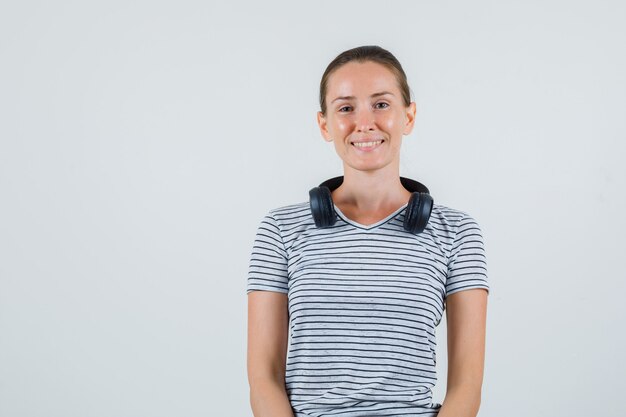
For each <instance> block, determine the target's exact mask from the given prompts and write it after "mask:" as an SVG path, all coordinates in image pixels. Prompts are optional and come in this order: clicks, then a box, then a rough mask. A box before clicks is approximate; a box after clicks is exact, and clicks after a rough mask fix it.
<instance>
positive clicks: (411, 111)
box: [402, 101, 416, 135]
mask: <svg viewBox="0 0 626 417" xmlns="http://www.w3.org/2000/svg"><path fill="white" fill-rule="evenodd" d="M415 112H416V105H415V102H414V101H412V102H411V104H409V107H407V108H406V114H405V116H406V123H405V125H404V131H403V132H402V133H403V134H405V135H408V134H409V133H411V131H412V130H413V126H414V125H415Z"/></svg>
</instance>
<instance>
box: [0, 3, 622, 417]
mask: <svg viewBox="0 0 626 417" xmlns="http://www.w3.org/2000/svg"><path fill="white" fill-rule="evenodd" d="M625 43H626V6H625V3H624V2H622V1H618V0H615V1H606V0H595V1H571V0H570V1H556V0H543V1H528V0H526V1H485V0H475V1H459V0H455V1H446V0H443V1H442V0H439V1H422V0H418V1H388V2H379V1H377V2H374V1H364V0H359V1H342V2H334V1H315V2H297V1H284V2H277V1H262V2H252V1H250V2H246V3H243V2H238V1H229V2H220V3H217V2H211V1H168V2H165V1H90V2H80V1H65V0H64V1H55V2H48V1H20V2H8V1H3V2H2V4H1V6H0V416H1V417H31V416H32V417H35V416H37V417H104V416H107V417H131V416H132V417H134V416H150V417H161V416H188V417H194V416H248V417H251V416H252V412H251V409H250V404H249V387H248V381H247V374H246V337H247V333H246V332H247V330H246V329H247V297H246V274H247V268H248V262H249V256H250V252H251V248H252V243H253V238H254V234H255V232H256V227H257V226H258V224H259V222H260V220H261V217H262V216H263V214H264V213H265V212H266V211H267V210H268V209H270V208H273V207H278V206H282V205H286V204H292V203H297V202H302V201H305V200H308V190H309V189H310V188H312V187H314V186H316V185H318V184H319V183H321V182H322V181H323V180H325V179H327V178H330V177H332V176H335V175H341V174H342V165H341V160H340V158H339V157H338V156H337V154H336V153H335V151H334V148H333V146H332V144H329V143H326V142H324V140H323V139H322V136H321V134H320V132H319V129H318V126H317V123H316V119H315V113H316V112H317V111H318V110H319V105H318V91H319V90H318V88H319V80H320V78H321V76H322V73H323V71H324V69H325V68H326V66H327V65H328V63H329V62H330V61H331V60H332V59H333V58H334V57H335V56H336V55H337V54H339V53H340V52H342V51H344V50H346V49H349V48H352V47H355V46H360V45H370V44H373V45H379V46H382V47H384V48H386V49H388V50H390V51H391V52H392V53H393V54H395V55H396V57H397V58H398V59H399V60H400V62H401V63H402V65H403V66H404V69H405V71H406V73H407V76H408V79H409V84H410V86H411V90H412V93H413V94H414V97H413V98H414V100H415V101H416V103H417V109H418V110H417V121H416V126H415V129H414V130H413V133H412V134H411V135H409V136H406V137H405V138H404V142H403V145H402V151H401V161H402V162H401V172H400V174H401V175H404V176H408V177H410V178H414V179H417V180H419V181H421V182H423V183H425V184H426V185H427V186H428V187H429V188H430V191H431V194H432V195H433V197H434V199H435V201H436V202H439V203H441V204H444V205H448V206H450V207H454V208H457V209H460V210H464V211H467V212H468V213H470V214H471V215H472V216H474V217H475V219H476V220H477V221H478V222H479V224H480V226H481V227H482V230H483V236H484V240H485V249H486V254H487V260H488V274H489V280H490V285H491V293H490V296H489V304H488V320H487V346H486V363H485V377H484V384H483V396H482V405H481V410H480V413H479V415H480V416H481V417H501V416H507V417H528V416H537V417H541V416H546V417H548V416H549V417H554V416H568V417H577V416H580V417H583V416H585V417H587V416H592V415H593V416H602V417H618V416H624V415H626V406H625V405H624V404H625V403H624V399H623V391H624V389H625V388H626V386H625V384H624V375H626V361H625V360H624V352H626V340H625V339H626V338H625V332H624V320H625V319H626V314H625V313H626V307H625V303H624V302H623V301H622V298H623V294H624V290H625V289H626V288H625V287H626V285H625V284H624V281H625V280H624V278H625V277H624V273H623V265H622V263H623V258H622V255H623V252H624V249H625V248H624V243H623V236H624V232H626V227H625V226H626V220H625V215H624V213H625V210H626V204H625V197H624V190H625V189H626V170H625V167H624V158H625V156H626V154H625V146H624V141H625V140H626V121H625V120H626V118H625V116H626V101H625V100H626V99H625V97H626V77H625V76H624V74H626V48H625V46H624V45H625ZM445 325H446V323H445V320H444V321H442V323H441V324H440V326H439V327H438V334H437V337H438V357H441V358H445V357H446V356H445V355H446V353H445V348H446V339H445V337H446V334H445ZM437 366H438V376H439V380H438V383H437V387H436V389H435V391H434V399H435V400H439V401H441V400H442V399H443V396H444V394H445V385H446V371H447V370H446V361H444V360H442V361H439V362H438V364H437Z"/></svg>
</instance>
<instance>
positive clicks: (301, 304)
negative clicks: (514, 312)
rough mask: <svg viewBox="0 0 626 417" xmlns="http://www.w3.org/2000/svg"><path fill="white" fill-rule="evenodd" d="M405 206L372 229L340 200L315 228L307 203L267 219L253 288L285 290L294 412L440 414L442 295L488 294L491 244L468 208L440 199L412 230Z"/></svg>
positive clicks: (347, 416)
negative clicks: (330, 217) (436, 391)
mask: <svg viewBox="0 0 626 417" xmlns="http://www.w3.org/2000/svg"><path fill="white" fill-rule="evenodd" d="M405 207H406V205H404V206H403V207H400V208H399V209H398V210H396V211H395V212H394V213H392V214H390V215H389V216H387V217H386V218H385V219H383V220H381V221H379V222H377V223H375V224H372V225H367V226H366V225H361V224H359V223H356V222H354V221H352V220H350V219H348V218H347V217H346V216H345V215H344V214H343V213H342V212H341V211H340V210H339V208H338V207H336V206H335V211H336V212H337V214H338V216H339V219H338V220H337V222H336V223H335V224H334V225H333V226H332V227H331V228H325V229H319V228H316V227H315V223H314V221H313V217H312V216H311V210H310V207H309V202H308V201H307V202H302V203H297V204H292V205H288V206H283V207H278V208H275V209H271V210H269V212H268V213H267V214H266V215H265V216H264V218H263V219H262V220H261V222H260V224H259V227H258V230H257V234H256V238H255V241H254V245H253V247H252V255H251V258H250V264H249V271H248V285H247V292H248V293H249V292H251V291H258V290H264V291H276V292H281V293H285V294H287V295H288V297H289V317H290V320H289V321H290V334H289V353H288V355H287V368H286V375H285V381H286V389H287V393H288V395H289V398H290V401H291V405H292V407H293V409H294V413H295V417H305V416H316V417H321V416H341V417H372V416H421V417H430V416H436V415H437V413H438V411H439V408H440V407H441V404H439V403H433V402H432V391H431V389H432V387H433V386H434V385H435V382H436V374H435V362H436V357H435V343H436V341H435V327H436V326H437V325H438V324H439V322H440V320H441V318H442V315H443V311H444V306H445V304H444V302H445V301H444V300H445V297H446V295H450V294H452V293H455V292H457V291H463V290H467V289H471V288H484V289H486V290H487V291H489V286H488V283H487V268H486V259H485V251H484V247H483V239H482V234H481V230H480V228H479V226H478V224H477V222H476V221H475V220H474V219H473V218H472V217H471V216H470V215H469V214H467V213H465V212H462V211H460V210H456V209H452V208H449V207H445V206H442V205H439V204H434V205H433V209H432V213H431V217H430V220H429V223H428V225H427V226H426V229H425V230H424V231H423V232H422V233H420V234H418V235H415V234H412V233H409V232H407V231H405V230H404V228H403V221H404V214H405V210H404V209H405Z"/></svg>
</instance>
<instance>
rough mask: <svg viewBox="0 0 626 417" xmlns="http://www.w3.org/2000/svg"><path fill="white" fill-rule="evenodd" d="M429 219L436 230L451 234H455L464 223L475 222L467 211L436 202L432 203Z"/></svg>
mask: <svg viewBox="0 0 626 417" xmlns="http://www.w3.org/2000/svg"><path fill="white" fill-rule="evenodd" d="M430 221H431V222H432V224H433V227H434V228H435V229H436V230H438V231H440V232H442V233H451V234H455V233H456V232H457V231H458V228H459V227H460V226H462V225H463V224H465V223H470V222H471V223H477V222H476V219H474V217H473V216H472V215H471V214H470V213H468V212H467V211H465V210H460V209H458V208H452V207H449V206H445V205H442V204H437V203H434V204H433V209H432V212H431V214H430Z"/></svg>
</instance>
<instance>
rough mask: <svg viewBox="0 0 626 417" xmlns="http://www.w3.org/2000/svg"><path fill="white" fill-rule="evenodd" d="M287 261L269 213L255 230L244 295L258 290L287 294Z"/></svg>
mask: <svg viewBox="0 0 626 417" xmlns="http://www.w3.org/2000/svg"><path fill="white" fill-rule="evenodd" d="M287 259H288V258H287V252H286V250H285V245H284V243H283V239H282V236H281V231H280V229H279V227H278V223H277V222H276V219H275V218H274V216H273V215H272V213H271V211H270V212H268V213H267V214H266V215H265V216H264V217H263V219H262V220H261V223H260V224H259V227H258V228H257V232H256V237H255V239H254V244H253V246H252V254H251V256H250V263H249V267H248V285H247V290H246V293H250V292H251V291H259V290H261V291H276V292H282V293H287V292H288V291H289V288H288V286H287V282H288V273H287Z"/></svg>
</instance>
